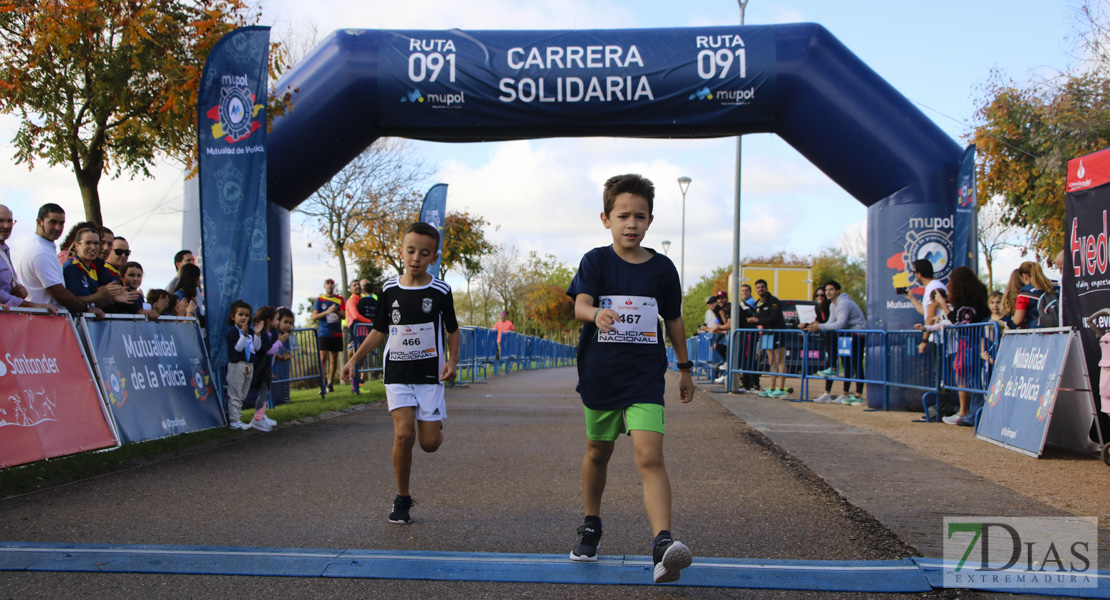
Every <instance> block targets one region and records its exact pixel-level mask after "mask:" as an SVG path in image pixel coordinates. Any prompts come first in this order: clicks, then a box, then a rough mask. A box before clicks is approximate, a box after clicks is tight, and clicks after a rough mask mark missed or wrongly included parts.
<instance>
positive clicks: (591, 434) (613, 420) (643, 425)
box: [583, 404, 666, 442]
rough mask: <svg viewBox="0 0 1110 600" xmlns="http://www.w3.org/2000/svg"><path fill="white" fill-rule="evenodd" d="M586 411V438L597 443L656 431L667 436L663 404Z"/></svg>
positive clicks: (587, 409) (588, 408)
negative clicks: (623, 434) (635, 431)
mask: <svg viewBox="0 0 1110 600" xmlns="http://www.w3.org/2000/svg"><path fill="white" fill-rule="evenodd" d="M583 408H585V409H586V437H587V438H589V439H591V440H593V441H595V442H613V441H616V439H617V438H619V437H620V436H621V434H622V433H629V432H630V431H633V430H637V431H654V432H656V433H659V434H663V435H665V434H666V424H665V423H664V421H663V405H662V404H633V405H632V406H629V407H628V408H615V409H612V410H594V409H592V408H590V407H588V406H587V407H583Z"/></svg>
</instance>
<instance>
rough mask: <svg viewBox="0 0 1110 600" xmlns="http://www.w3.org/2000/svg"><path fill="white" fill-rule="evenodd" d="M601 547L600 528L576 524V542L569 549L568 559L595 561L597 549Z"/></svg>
mask: <svg viewBox="0 0 1110 600" xmlns="http://www.w3.org/2000/svg"><path fill="white" fill-rule="evenodd" d="M600 547H601V528H600V527H594V526H593V525H579V526H578V543H577V544H576V545H575V546H574V550H571V551H570V559H571V560H577V561H579V562H595V561H597V549H598V548H600Z"/></svg>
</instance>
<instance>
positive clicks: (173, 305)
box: [146, 289, 178, 317]
mask: <svg viewBox="0 0 1110 600" xmlns="http://www.w3.org/2000/svg"><path fill="white" fill-rule="evenodd" d="M146 303H147V304H149V305H151V306H152V307H158V306H163V308H162V309H161V310H159V311H157V312H158V314H159V315H161V316H163V317H176V316H178V314H177V304H178V298H177V296H174V295H173V294H171V293H169V292H167V291H166V290H160V289H153V290H150V291H149V292H147V293H146Z"/></svg>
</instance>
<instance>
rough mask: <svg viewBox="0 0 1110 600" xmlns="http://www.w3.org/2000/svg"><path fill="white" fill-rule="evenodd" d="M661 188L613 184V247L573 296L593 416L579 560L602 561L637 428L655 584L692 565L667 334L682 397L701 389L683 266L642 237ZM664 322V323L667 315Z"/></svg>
mask: <svg viewBox="0 0 1110 600" xmlns="http://www.w3.org/2000/svg"><path fill="white" fill-rule="evenodd" d="M654 198H655V187H654V185H652V183H651V182H650V181H648V180H647V179H645V178H643V177H641V176H639V175H619V176H616V177H613V178H611V179H609V181H607V182H605V193H604V209H605V212H603V213H602V214H601V222H602V224H604V225H605V228H606V229H609V230H611V233H612V235H613V244H612V245H610V246H605V247H602V248H595V249H593V250H591V251H589V252H588V253H586V255H585V256H584V257H583V258H582V263H581V265H580V266H579V268H578V273H577V274H576V275H575V277H574V281H572V282H571V284H570V288H569V289H568V290H567V295H569V296H570V297H572V298H574V314H575V317H576V318H577V319H578V320H580V321H583V322H585V325H583V326H582V333H581V337H580V340H579V345H578V388H577V391H578V393H579V394H580V395H581V396H582V403H583V404H584V405H585V413H586V440H587V441H586V456H585V458H584V459H583V461H582V496H583V504H584V505H585V512H586V517H585V520H584V522H583V524H582V525H581V526H580V527H579V528H578V543H577V545H576V546H575V547H574V549H573V550H572V551H571V553H570V558H571V560H576V561H596V560H597V555H598V552H597V550H598V545H599V543H600V541H601V534H602V528H601V496H602V492H603V491H604V490H605V478H606V471H607V467H608V463H609V458H610V457H611V456H612V454H613V448H614V445H615V444H616V440H617V438H619V437H620V436H621V434H628V435H629V436H630V437H631V438H632V446H633V448H635V454H636V466H637V467H638V468H639V470H640V478H641V480H642V481H643V489H644V506H645V508H646V509H647V514H648V520H649V521H650V522H651V528H652V533H653V535H654V536H655V538H654V539H653V540H652V558H653V561H654V563H655V570H654V580H655V582H656V583H667V582H671V581H677V580H678V578H679V575H680V571H681V570H682V569H684V568H686V567H688V566H690V563H691V562H692V560H693V559H692V557H691V554H690V549H689V548H687V547H686V545H685V544H683V543H682V542H679V541H677V540H675V539H674V538H673V537H672V536H671V532H670V528H671V484H670V479H669V478H668V477H667V468H666V466H665V464H664V462H663V434H664V432H665V427H664V421H663V394H664V391H665V387H666V383H665V381H664V379H663V377H664V375H665V374H666V371H667V355H666V343H665V342H664V340H663V331H664V328H665V329H666V333H667V335H668V336H670V338H671V343H672V345H673V347H674V352H675V360H676V361H677V362H678V369H679V380H678V389H679V398H680V399H681V400H682V402H684V403H685V402H689V401H690V400H691V399H693V396H694V382H693V380H692V379H691V378H690V368H691V367H692V366H693V364H692V363H690V362H688V357H687V354H686V343H685V337H686V328H685V326H684V325H683V322H682V289H681V284H680V282H679V278H678V272H677V271H676V270H675V268H674V263H672V262H671V261H670V259H668V258H667V257H666V256H662V255H660V254H658V253H656V252H655V251H654V250H651V249H648V248H644V247H643V246H642V245H641V242H642V241H643V239H644V235H645V234H646V233H647V230H648V227H649V226H650V225H651V222H652V219H653V218H654V217H653V216H652V205H653V201H654ZM660 319H662V322H660Z"/></svg>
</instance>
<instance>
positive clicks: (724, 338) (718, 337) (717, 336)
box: [709, 291, 732, 383]
mask: <svg viewBox="0 0 1110 600" xmlns="http://www.w3.org/2000/svg"><path fill="white" fill-rule="evenodd" d="M713 315H714V317H715V318H716V320H717V326H716V328H715V329H714V330H713V339H711V340H710V343H709V345H710V347H712V348H713V350H714V351H715V352H716V353H717V356H718V357H720V359H721V360H720V361H719V362H717V364H716V365H714V367H715V369H714V372H717V371H727V370H728V367H727V366H726V364H727V363H728V345H729V343H730V340H729V339H728V332H729V329H731V328H732V317H731V315H732V305H730V304H729V302H728V294H727V293H725V292H723V291H718V292H717V294H716V296H714V305H713ZM717 379H720V377H718V378H717ZM722 383H723V382H722Z"/></svg>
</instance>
